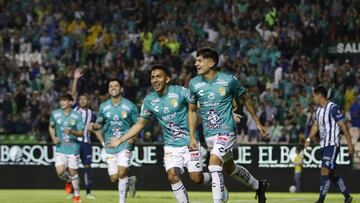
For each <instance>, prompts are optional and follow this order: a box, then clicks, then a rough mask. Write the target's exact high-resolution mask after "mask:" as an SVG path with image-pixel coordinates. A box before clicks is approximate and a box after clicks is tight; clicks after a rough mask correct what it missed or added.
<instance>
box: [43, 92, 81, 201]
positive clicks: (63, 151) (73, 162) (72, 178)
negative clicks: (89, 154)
mask: <svg viewBox="0 0 360 203" xmlns="http://www.w3.org/2000/svg"><path fill="white" fill-rule="evenodd" d="M72 102H73V99H72V96H71V95H70V94H65V95H62V96H61V97H60V109H56V110H54V111H53V112H52V113H51V116H50V124H49V134H50V137H51V140H52V142H53V143H54V144H55V145H56V152H55V168H56V173H57V174H58V176H59V178H60V179H62V180H65V181H66V182H67V183H71V184H72V187H73V189H74V196H73V202H80V201H81V200H80V184H79V182H80V180H79V175H78V168H79V166H78V161H79V153H80V144H79V142H78V140H77V137H82V136H83V133H84V132H83V128H84V124H83V122H82V118H81V115H80V113H78V112H76V111H74V110H72V109H71V104H72Z"/></svg>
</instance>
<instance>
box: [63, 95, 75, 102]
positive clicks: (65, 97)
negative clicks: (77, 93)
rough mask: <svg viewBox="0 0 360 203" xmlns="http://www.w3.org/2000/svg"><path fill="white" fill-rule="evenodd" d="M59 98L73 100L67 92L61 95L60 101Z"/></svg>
mask: <svg viewBox="0 0 360 203" xmlns="http://www.w3.org/2000/svg"><path fill="white" fill-rule="evenodd" d="M61 100H67V101H74V99H73V97H72V96H71V94H69V93H67V94H63V95H61V96H60V101H61Z"/></svg>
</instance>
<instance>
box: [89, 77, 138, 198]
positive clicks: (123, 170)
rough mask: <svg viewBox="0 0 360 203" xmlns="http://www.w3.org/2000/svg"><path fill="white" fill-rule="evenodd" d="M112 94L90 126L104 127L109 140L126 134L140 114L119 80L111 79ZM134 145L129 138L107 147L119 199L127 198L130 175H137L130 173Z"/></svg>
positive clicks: (110, 91) (95, 127)
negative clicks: (113, 146)
mask: <svg viewBox="0 0 360 203" xmlns="http://www.w3.org/2000/svg"><path fill="white" fill-rule="evenodd" d="M109 94H110V96H111V98H110V99H108V100H106V101H104V102H103V103H101V104H100V109H99V112H98V115H97V119H96V123H90V124H89V126H88V128H89V130H91V131H94V130H99V129H101V128H102V133H103V134H104V136H105V142H109V140H110V138H112V137H121V136H123V135H124V134H125V133H126V132H127V131H128V130H129V129H130V127H131V126H132V125H134V124H135V123H136V122H137V118H138V110H137V108H136V106H135V104H133V103H132V102H131V101H129V100H127V99H126V98H124V97H122V96H121V81H120V80H118V79H111V80H109ZM132 148H133V144H129V143H128V142H126V143H123V144H121V145H120V146H118V147H116V148H111V149H110V148H106V153H107V154H108V156H107V159H106V162H107V164H108V173H109V176H110V180H111V181H112V182H114V183H115V182H118V190H119V203H124V202H125V201H126V189H127V185H128V182H129V179H131V180H132V179H134V178H136V177H130V178H128V177H127V171H128V168H129V167H130V161H131V157H132V152H131V151H132ZM132 181H135V180H132Z"/></svg>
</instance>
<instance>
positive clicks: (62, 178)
mask: <svg viewBox="0 0 360 203" xmlns="http://www.w3.org/2000/svg"><path fill="white" fill-rule="evenodd" d="M59 178H60V179H61V180H65V181H66V182H67V183H69V182H70V181H71V179H70V175H69V173H68V172H67V171H65V172H64V173H63V174H61V175H59Z"/></svg>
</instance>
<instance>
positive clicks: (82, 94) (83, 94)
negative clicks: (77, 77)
mask: <svg viewBox="0 0 360 203" xmlns="http://www.w3.org/2000/svg"><path fill="white" fill-rule="evenodd" d="M81 96H84V97H86V98H87V99H88V100H90V95H89V94H88V93H81V94H80V95H79V97H81Z"/></svg>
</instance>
